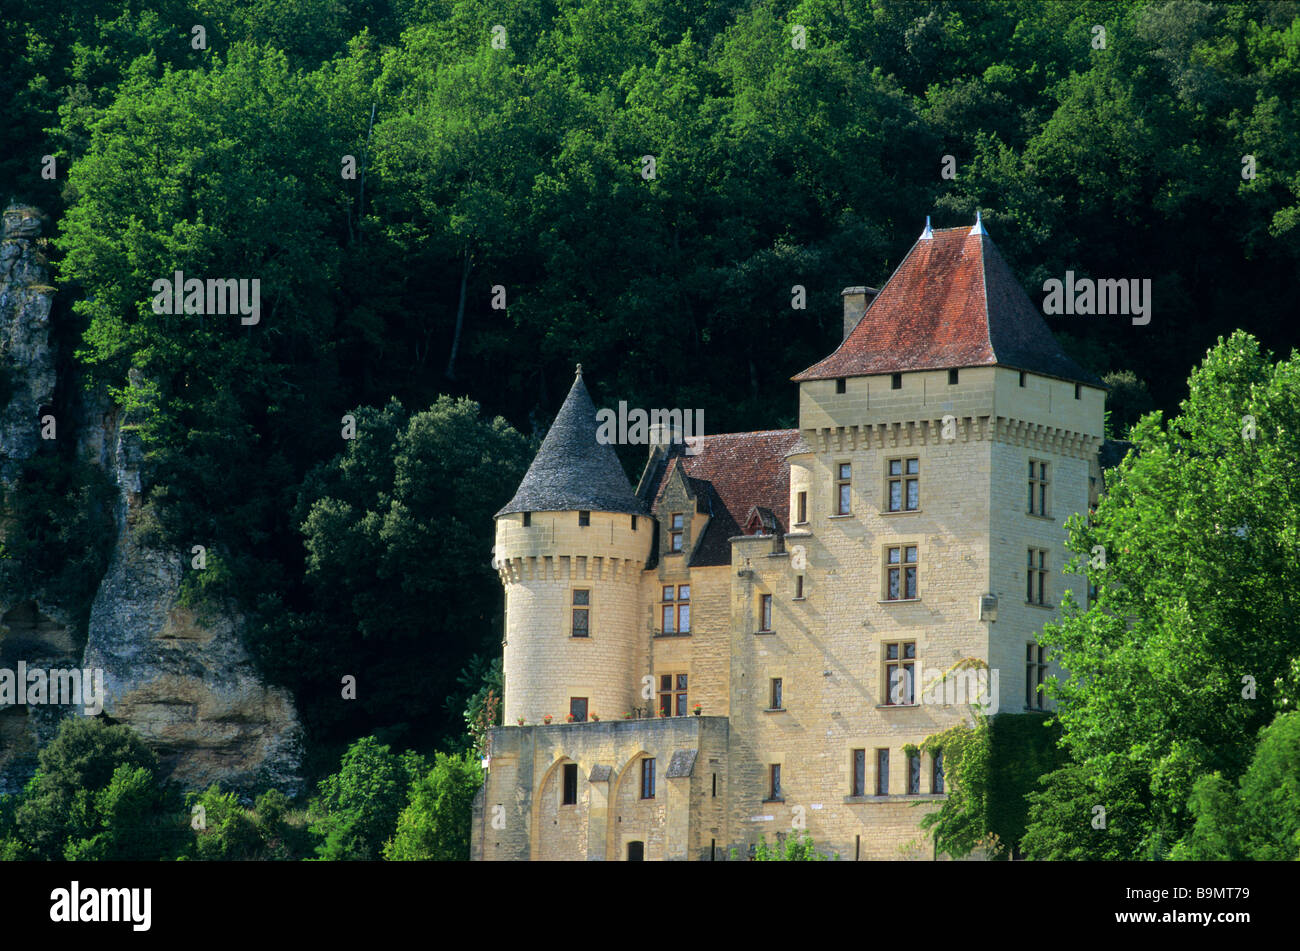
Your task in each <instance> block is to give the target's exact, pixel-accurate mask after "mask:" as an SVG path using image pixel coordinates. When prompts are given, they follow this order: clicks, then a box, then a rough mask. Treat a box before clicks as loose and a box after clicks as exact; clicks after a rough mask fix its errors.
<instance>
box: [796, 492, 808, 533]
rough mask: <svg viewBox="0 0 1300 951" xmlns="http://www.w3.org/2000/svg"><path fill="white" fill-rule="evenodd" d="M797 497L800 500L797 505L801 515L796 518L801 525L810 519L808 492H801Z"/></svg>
mask: <svg viewBox="0 0 1300 951" xmlns="http://www.w3.org/2000/svg"><path fill="white" fill-rule="evenodd" d="M796 498H797V499H798V500H799V504H798V506H797V509H798V513H799V517H798V518H797V519H795V521H796V522H798V523H799V524H800V525H803V524H804V523H806V522H807V521H808V493H807V492H800V493H799V494H798V495H797V496H796Z"/></svg>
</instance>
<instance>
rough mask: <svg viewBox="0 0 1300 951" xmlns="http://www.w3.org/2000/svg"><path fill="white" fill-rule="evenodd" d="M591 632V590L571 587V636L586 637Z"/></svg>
mask: <svg viewBox="0 0 1300 951" xmlns="http://www.w3.org/2000/svg"><path fill="white" fill-rule="evenodd" d="M590 634H591V591H590V590H589V589H587V588H574V589H573V636H574V637H588V636H590Z"/></svg>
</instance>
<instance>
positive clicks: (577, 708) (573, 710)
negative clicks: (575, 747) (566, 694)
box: [569, 697, 587, 723]
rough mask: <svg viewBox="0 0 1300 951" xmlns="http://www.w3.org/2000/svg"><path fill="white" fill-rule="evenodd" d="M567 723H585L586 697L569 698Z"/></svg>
mask: <svg viewBox="0 0 1300 951" xmlns="http://www.w3.org/2000/svg"><path fill="white" fill-rule="evenodd" d="M569 722H570V723H586V722H587V698H586V697H570V698H569Z"/></svg>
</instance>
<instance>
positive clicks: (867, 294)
mask: <svg viewBox="0 0 1300 951" xmlns="http://www.w3.org/2000/svg"><path fill="white" fill-rule="evenodd" d="M878 293H880V290H879V288H875V287H863V286H862V285H858V286H857V287H846V288H844V290H842V291H840V296H841V297H843V298H844V338H845V339H846V340H847V339H848V336H849V334H851V333H853V328H854V327H856V326H857V325H858V321H860V320H861V319H862V315H863V314H864V313H866V310H867V308H868V307H870V306H871V302H872V301H873V300H875V299H876V295H877V294H878Z"/></svg>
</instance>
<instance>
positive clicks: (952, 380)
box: [948, 370, 957, 386]
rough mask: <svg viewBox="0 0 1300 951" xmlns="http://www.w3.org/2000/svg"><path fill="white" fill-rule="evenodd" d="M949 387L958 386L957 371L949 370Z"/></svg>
mask: <svg viewBox="0 0 1300 951" xmlns="http://www.w3.org/2000/svg"><path fill="white" fill-rule="evenodd" d="M948 385H949V386H956V385H957V371H956V370H949V371H948Z"/></svg>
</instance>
